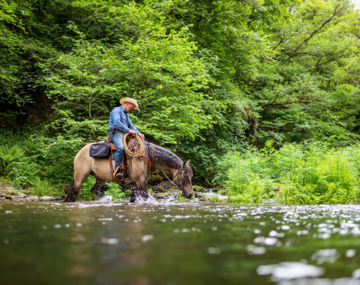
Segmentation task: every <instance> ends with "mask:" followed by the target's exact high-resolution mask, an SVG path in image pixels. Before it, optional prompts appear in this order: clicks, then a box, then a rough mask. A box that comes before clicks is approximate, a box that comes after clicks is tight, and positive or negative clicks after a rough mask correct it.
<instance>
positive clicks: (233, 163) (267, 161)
mask: <svg viewBox="0 0 360 285" xmlns="http://www.w3.org/2000/svg"><path fill="white" fill-rule="evenodd" d="M359 157H360V149H359V146H352V147H347V148H338V149H331V148H328V147H327V146H326V145H319V144H314V143H313V144H286V145H284V146H283V147H282V148H280V149H279V150H275V149H274V148H273V147H272V144H271V143H270V142H268V143H267V144H266V146H265V148H264V149H262V150H260V151H256V150H250V151H248V152H246V153H244V154H240V153H238V152H235V153H228V154H227V155H226V156H225V157H224V158H223V159H222V160H221V161H220V162H219V164H218V173H217V175H216V180H217V182H218V183H219V182H220V181H222V182H223V183H224V184H225V191H226V192H227V193H228V195H229V196H230V198H231V199H232V200H233V201H237V202H245V203H249V202H251V203H260V202H262V201H264V200H267V199H270V198H274V199H275V200H276V201H278V202H283V203H286V204H321V203H328V204H337V203H356V202H359V201H360V192H359V182H360V172H359V166H358V159H359Z"/></svg>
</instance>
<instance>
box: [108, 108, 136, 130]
mask: <svg viewBox="0 0 360 285" xmlns="http://www.w3.org/2000/svg"><path fill="white" fill-rule="evenodd" d="M113 127H115V128H116V129H117V130H118V131H120V132H124V133H128V132H129V131H130V129H133V130H134V131H135V132H136V133H139V131H138V130H137V129H136V128H135V127H134V125H133V124H132V123H131V119H130V117H129V114H128V113H126V112H125V110H124V109H123V107H122V106H120V107H115V108H114V109H112V111H111V113H110V119H109V130H111V129H112V128H113Z"/></svg>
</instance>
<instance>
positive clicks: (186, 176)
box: [174, 160, 194, 199]
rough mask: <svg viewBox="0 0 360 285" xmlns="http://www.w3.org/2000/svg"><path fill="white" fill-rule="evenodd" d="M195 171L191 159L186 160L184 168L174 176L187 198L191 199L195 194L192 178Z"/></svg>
mask: <svg viewBox="0 0 360 285" xmlns="http://www.w3.org/2000/svg"><path fill="white" fill-rule="evenodd" d="M192 177H193V171H192V169H191V167H190V160H187V161H184V164H183V166H182V168H180V169H179V170H178V172H177V173H176V174H175V176H174V183H175V184H176V185H178V186H179V188H180V189H181V190H182V191H183V195H184V197H185V198H188V199H190V198H191V197H192V196H193V195H194V190H193V187H192V182H191V179H192Z"/></svg>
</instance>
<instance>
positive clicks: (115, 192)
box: [105, 182, 151, 201]
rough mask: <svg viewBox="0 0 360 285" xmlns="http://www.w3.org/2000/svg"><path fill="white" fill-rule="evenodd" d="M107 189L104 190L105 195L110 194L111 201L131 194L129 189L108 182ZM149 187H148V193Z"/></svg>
mask: <svg viewBox="0 0 360 285" xmlns="http://www.w3.org/2000/svg"><path fill="white" fill-rule="evenodd" d="M107 186H108V188H109V189H108V190H107V191H106V192H105V194H106V195H110V196H111V197H112V201H118V200H122V199H125V198H128V197H129V196H130V195H131V190H124V189H123V188H122V187H121V186H120V185H118V184H116V183H113V182H109V183H107ZM150 190H151V188H150V189H149V193H150Z"/></svg>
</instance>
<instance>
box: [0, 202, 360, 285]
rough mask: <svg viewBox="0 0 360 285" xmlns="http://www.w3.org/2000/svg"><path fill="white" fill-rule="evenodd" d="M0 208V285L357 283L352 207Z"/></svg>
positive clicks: (359, 235)
mask: <svg viewBox="0 0 360 285" xmlns="http://www.w3.org/2000/svg"><path fill="white" fill-rule="evenodd" d="M0 207H1V208H0V256H1V258H0V273H1V280H2V281H1V283H2V284H35V283H36V284H60V283H61V284H144V285H147V284H219V283H222V284H240V283H242V284H274V283H277V284H360V262H359V261H360V249H359V248H360V247H359V245H360V216H359V214H358V213H359V210H360V207H359V206H299V207H285V206H263V207H244V206H229V205H216V204H215V205H214V204H213V205H211V204H205V203H199V202H190V203H188V202H187V203H180V202H173V201H162V202H158V201H155V200H150V201H149V202H144V201H142V202H139V203H137V204H129V203H126V202H120V203H111V202H110V201H107V202H106V203H98V202H96V203H95V202H94V203H74V204H63V203H44V202H31V203H24V202H2V203H0Z"/></svg>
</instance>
